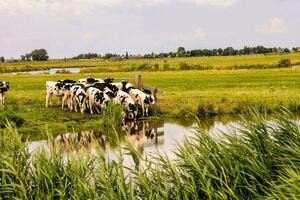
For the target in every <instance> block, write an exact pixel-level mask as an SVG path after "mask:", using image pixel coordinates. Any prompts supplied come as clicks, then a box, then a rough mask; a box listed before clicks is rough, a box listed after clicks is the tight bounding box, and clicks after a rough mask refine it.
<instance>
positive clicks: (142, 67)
mask: <svg viewBox="0 0 300 200" xmlns="http://www.w3.org/2000/svg"><path fill="white" fill-rule="evenodd" d="M281 59H289V60H290V61H291V64H292V65H299V64H300V54H299V53H288V54H273V55H272V54H271V55H246V56H212V57H190V58H159V59H133V60H123V61H111V60H104V59H94V60H93V59H91V60H62V59H60V60H59V59H58V60H55V59H53V60H49V61H46V62H36V61H32V62H14V63H0V73H8V72H21V71H32V70H45V69H50V68H70V67H79V68H81V69H82V72H86V73H97V72H122V71H170V70H186V69H194V70H213V69H215V70H222V69H224V70H226V69H231V70H232V69H269V68H279V66H278V63H279V61H280V60H281Z"/></svg>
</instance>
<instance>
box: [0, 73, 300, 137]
mask: <svg viewBox="0 0 300 200" xmlns="http://www.w3.org/2000/svg"><path fill="white" fill-rule="evenodd" d="M139 73H140V74H141V75H142V81H143V82H144V83H146V84H149V85H152V86H155V87H157V88H159V89H161V90H162V91H163V93H162V94H158V96H157V97H158V99H157V105H158V110H157V113H154V112H153V110H152V115H154V116H159V117H164V116H173V117H174V116H175V117H182V118H184V117H188V116H190V114H189V112H192V113H194V114H196V115H198V116H212V115H224V114H231V115H236V114H241V113H244V114H245V113H247V111H248V108H249V107H255V108H257V109H258V110H259V111H260V112H266V113H272V112H275V111H277V110H279V109H280V108H281V107H282V106H285V107H287V108H289V109H290V110H291V111H292V112H299V111H300V69H270V70H221V71H219V70H209V71H172V72H139ZM136 74H137V73H135V72H118V73H95V74H92V75H93V76H94V77H95V78H97V77H99V78H105V77H113V78H134V76H135V75H136ZM89 75H91V74H56V75H47V74H43V75H8V74H6V75H3V74H2V75H0V80H6V81H9V82H10V86H11V89H10V90H9V91H8V93H7V102H6V105H5V106H3V107H1V108H0V111H1V112H0V119H2V120H1V123H2V124H4V123H5V121H3V120H4V118H5V116H8V118H10V119H12V121H16V122H17V123H20V124H21V125H20V126H19V131H20V132H23V131H25V130H26V132H30V129H31V128H33V127H35V129H34V130H33V131H36V129H37V127H38V129H41V130H42V131H45V130H46V129H45V127H46V125H48V128H49V129H53V130H55V129H61V128H64V130H65V129H69V128H71V127H72V126H73V125H75V124H76V125H80V124H82V123H85V122H88V121H90V120H94V121H95V126H97V125H98V123H96V122H97V121H98V120H100V121H101V119H99V118H101V116H99V115H90V114H88V113H86V114H84V115H81V114H79V113H74V112H70V111H68V110H67V108H65V110H61V108H60V106H59V105H60V104H59V103H58V99H57V98H54V99H53V104H54V105H53V107H49V108H45V82H46V81H47V80H53V81H57V80H61V79H73V80H77V79H79V78H86V77H88V76H89ZM129 81H132V80H131V79H129ZM4 115H5V116H4ZM99 123H100V122H99ZM0 125H1V124H0ZM88 126H91V124H89V125H88Z"/></svg>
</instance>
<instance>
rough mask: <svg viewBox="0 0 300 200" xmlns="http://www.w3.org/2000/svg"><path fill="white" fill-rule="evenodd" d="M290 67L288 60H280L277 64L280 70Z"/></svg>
mask: <svg viewBox="0 0 300 200" xmlns="http://www.w3.org/2000/svg"><path fill="white" fill-rule="evenodd" d="M290 66H292V63H291V60H290V59H287V58H283V59H280V60H279V62H278V67H280V68H284V67H290Z"/></svg>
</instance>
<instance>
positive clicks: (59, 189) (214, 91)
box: [0, 54, 300, 199]
mask: <svg viewBox="0 0 300 200" xmlns="http://www.w3.org/2000/svg"><path fill="white" fill-rule="evenodd" d="M288 56H290V57H289V59H291V61H292V63H294V64H295V63H297V62H298V61H297V59H298V54H288ZM293 56H294V58H292V57H293ZM261 58H262V59H263V61H261V62H262V64H261V65H262V66H267V65H273V64H276V63H278V61H279V60H280V59H282V57H272V59H270V61H268V62H266V57H263V56H262V57H261ZM205 59H206V58H201V59H200V58H199V59H198V58H197V59H195V60H197V61H199V62H200V61H201V62H203V60H205ZM207 59H223V60H222V62H221V61H220V60H218V61H215V62H216V63H213V62H214V61H213V60H210V62H212V63H211V65H212V66H213V67H212V68H211V69H210V70H192V69H190V70H179V69H180V65H181V64H180V63H182V62H186V63H188V66H196V65H198V64H195V63H193V64H191V63H192V60H193V58H188V59H183V58H177V59H170V60H169V59H168V60H167V61H164V60H149V62H151V64H147V65H144V64H143V63H141V64H138V62H144V61H145V60H142V61H139V60H137V61H121V62H111V61H72V62H74V63H76V62H78V63H80V62H82V63H81V64H82V65H83V66H85V67H84V68H83V70H82V72H81V73H79V74H54V75H49V74H39V75H29V74H17V75H13V74H0V80H5V81H9V82H10V90H9V91H8V92H7V102H6V104H5V106H3V107H1V108H0V127H1V129H0V144H1V145H0V158H1V159H0V160H1V161H0V168H1V171H0V174H1V184H0V191H1V192H0V198H3V199H10V198H12V197H17V198H20V199H26V198H27V199H37V198H43V199H55V198H65V199H126V198H128V199H149V198H150V199H151V198H153V199H172V198H176V197H177V198H180V199H197V198H199V197H202V198H206V199H226V198H232V199H245V198H249V199H252V198H259V197H263V198H267V199H268V198H269V199H274V198H278V199H290V198H296V199H297V198H298V197H299V186H298V185H299V184H298V182H299V146H300V144H299V126H297V125H296V124H295V123H294V121H292V120H291V119H293V115H292V114H291V113H299V112H300V69H299V68H297V67H295V68H277V67H276V68H274V69H273V67H271V68H272V69H264V70H262V69H255V67H253V68H252V67H250V68H251V69H238V68H236V67H234V66H237V64H236V62H237V60H238V59H239V57H235V58H232V59H233V60H234V61H232V60H231V61H229V60H228V62H225V58H221V57H220V58H219V57H218V58H207ZM228 59H230V57H228ZM244 59H245V58H243V59H241V60H240V61H239V62H240V63H239V64H238V65H240V66H242V65H243V66H246V65H247V66H260V64H259V63H258V62H260V61H258V60H260V57H258V56H257V57H256V58H255V59H256V61H253V60H252V61H249V60H248V61H244ZM158 61H159V62H160V63H159V68H160V67H161V66H163V65H164V64H166V63H174V64H172V65H174V66H175V68H176V69H175V70H173V69H172V70H171V69H169V70H167V69H166V70H154V71H153V70H139V71H136V70H124V68H123V66H121V65H123V64H125V63H126V62H129V64H128V65H132V63H134V64H133V65H135V66H152V65H153V66H154V65H155V63H156V62H158ZM55 62H57V63H62V61H49V62H45V63H43V65H46V64H50V65H49V66H47V67H46V68H48V67H54V66H55V65H52V64H53V63H55ZM68 62H69V61H67V62H66V63H68ZM70 62H71V61H70ZM83 62H87V63H89V64H90V65H89V67H88V65H87V64H83ZM93 62H96V63H98V62H99V63H101V64H103V63H104V62H107V63H106V64H107V66H104V65H103V66H98V67H97V66H92V63H93ZM131 62H132V63H131ZM152 62H153V63H152ZM206 62H208V61H206ZM57 63H56V64H57ZM243 63H244V64H243ZM249 63H251V64H249ZM19 64H20V66H19V67H20V68H19V69H22V65H21V63H19ZM31 64H35V63H31ZM69 64H70V63H69ZM39 65H40V63H36V69H41V68H40V66H39ZM5 66H6V67H7V68H9V67H10V66H9V65H8V64H7V65H5ZM71 66H72V67H74V66H73V65H64V67H71ZM78 66H79V65H78ZM78 66H77V67H78ZM165 66H166V65H165ZM56 67H58V64H57V66H56ZM60 67H61V66H60ZM79 67H81V65H80V66H79ZM29 68H30V67H28V69H29ZM220 68H221V69H222V70H220ZM240 68H243V67H240ZM111 69H114V70H111ZM135 69H136V68H135ZM103 71H104V72H103ZM125 71H127V72H125ZM136 74H141V76H142V81H143V83H146V84H149V85H152V86H155V87H157V88H159V89H161V90H162V91H163V92H162V94H158V101H157V106H158V110H157V112H156V113H155V112H154V111H152V113H151V114H152V117H151V119H152V120H154V118H155V119H159V120H165V119H170V118H184V119H187V120H186V121H188V122H192V120H191V113H193V114H195V115H197V116H198V117H204V118H205V119H209V118H210V117H212V116H226V118H227V117H228V118H230V117H231V116H235V117H236V116H238V115H243V116H244V115H247V117H248V116H249V115H250V117H251V120H249V121H247V120H246V118H244V121H242V123H240V126H241V129H240V130H239V132H236V133H234V134H232V135H230V134H229V135H226V136H225V135H224V137H223V139H224V140H221V141H220V140H218V139H217V138H215V137H213V136H212V135H210V134H209V133H207V132H206V131H205V130H203V129H202V128H201V127H202V125H200V124H199V125H198V126H197V129H196V131H197V132H196V133H194V135H193V137H192V138H189V139H186V140H184V141H181V144H180V145H179V146H177V148H176V154H175V155H176V157H175V158H174V160H173V158H172V160H171V158H169V157H167V156H161V154H160V155H156V154H155V156H154V157H151V159H146V158H145V157H144V156H143V155H142V153H140V152H139V151H138V148H136V147H134V146H133V144H131V143H130V142H129V139H128V138H129V137H130V136H132V135H131V133H130V134H127V133H124V132H122V131H121V130H120V127H119V126H118V125H114V124H113V123H112V121H113V120H111V119H112V118H114V117H115V116H114V110H113V109H112V111H108V113H109V114H107V115H106V114H103V115H90V114H88V113H85V114H79V113H75V112H70V111H69V110H62V109H61V108H60V104H59V102H58V100H57V99H54V100H53V103H54V105H53V106H52V107H49V108H46V107H45V82H46V81H47V80H53V81H57V80H61V79H73V80H78V79H79V78H86V77H88V76H90V75H92V76H93V77H95V78H104V77H112V78H116V79H118V78H119V79H126V78H129V81H132V78H133V77H134V76H135V75H136ZM282 107H285V108H288V110H289V111H291V113H288V112H283V111H282ZM249 108H252V109H254V112H257V113H263V114H262V115H258V114H257V113H254V112H253V111H249ZM265 113H266V114H268V115H269V114H274V113H275V115H276V114H277V115H276V116H277V117H275V118H272V120H273V121H275V122H276V123H277V124H278V127H279V128H278V129H275V128H274V127H273V126H272V127H271V126H270V125H269V123H268V120H270V118H268V119H265V118H264V117H262V116H263V115H264V114H265ZM278 113H279V115H278ZM268 117H269V116H268ZM151 119H150V120H151ZM172 120H173V119H172ZM200 121H201V122H202V123H204V120H202V119H201V120H200ZM142 123H143V122H142ZM192 123H193V122H192ZM144 127H145V126H144ZM86 130H89V131H90V130H92V131H94V130H95V131H99V132H98V134H100V136H101V138H100V139H99V138H97V139H91V140H92V141H93V140H94V141H96V142H95V143H92V142H87V143H86V141H89V140H88V139H87V140H84V139H86V138H83V140H82V141H80V140H77V139H78V138H79V137H76V136H78V135H77V133H80V131H86ZM92 131H91V133H95V132H92ZM62 133H71V134H73V135H74V136H75V138H77V139H76V140H74V141H73V140H70V141H67V140H66V141H62V142H61V143H59V142H58V143H57V140H56V139H53V138H55V137H56V135H60V134H62ZM123 133H124V134H123ZM172 133H173V135H174V136H176V130H172ZM135 134H137V133H135ZM66 135H67V134H66ZM237 135H239V136H241V137H237ZM270 135H272V138H271V136H270ZM139 136H140V135H138V134H137V136H136V137H139ZM133 137H135V135H133ZM143 137H145V135H143ZM161 137H164V135H163V136H161ZM45 138H48V139H46V140H45ZM89 139H90V138H89ZM274 139H275V140H274ZM31 140H34V141H35V140H42V143H41V144H42V146H43V147H46V146H50V147H49V149H51V153H50V154H49V152H48V153H47V152H46V151H42V152H39V151H37V152H34V154H33V153H32V152H29V149H30V148H29V147H28V145H30V144H32V143H31ZM163 140H167V138H164V139H163ZM54 141H55V142H54ZM58 141H59V140H58ZM228 141H229V142H228ZM101 142H103V143H101ZM140 142H141V143H142V145H141V146H142V148H146V147H145V146H146V144H145V143H143V142H144V140H140ZM33 143H34V142H33ZM101 144H105V145H104V146H101ZM121 144H122V145H124V144H126V146H123V147H125V148H121ZM51 145H53V146H51ZM148 145H149V144H148ZM152 145H153V146H154V147H155V148H158V147H157V146H156V145H158V144H152ZM64 147H66V149H64ZM150 148H151V147H150ZM106 150H107V151H106ZM168 150H170V149H168ZM92 151H93V153H91V152H92ZM108 151H116V152H117V155H118V156H117V160H114V162H110V161H111V160H110V159H109V157H106V155H107V152H108ZM170 151H171V150H170ZM66 152H67V154H65V153H66ZM65 155H67V162H66V160H65V158H66V157H65ZM125 156H127V157H130V159H131V160H132V163H133V164H132V165H131V166H130V167H128V166H127V165H126V163H125V161H124V160H125V159H124V157H125ZM148 158H149V157H148ZM28 161H30V162H28ZM28 163H30V164H28ZM124 166H126V168H125V167H124ZM224 166H226V167H224ZM127 167H128V168H127ZM33 169H34V170H33ZM128 173H129V174H128ZM199 177H201V178H199ZM45 191H47V192H45Z"/></svg>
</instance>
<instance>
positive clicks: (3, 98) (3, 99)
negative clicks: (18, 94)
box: [2, 93, 5, 105]
mask: <svg viewBox="0 0 300 200" xmlns="http://www.w3.org/2000/svg"><path fill="white" fill-rule="evenodd" d="M4 104H5V93H3V94H2V105H4Z"/></svg>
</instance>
